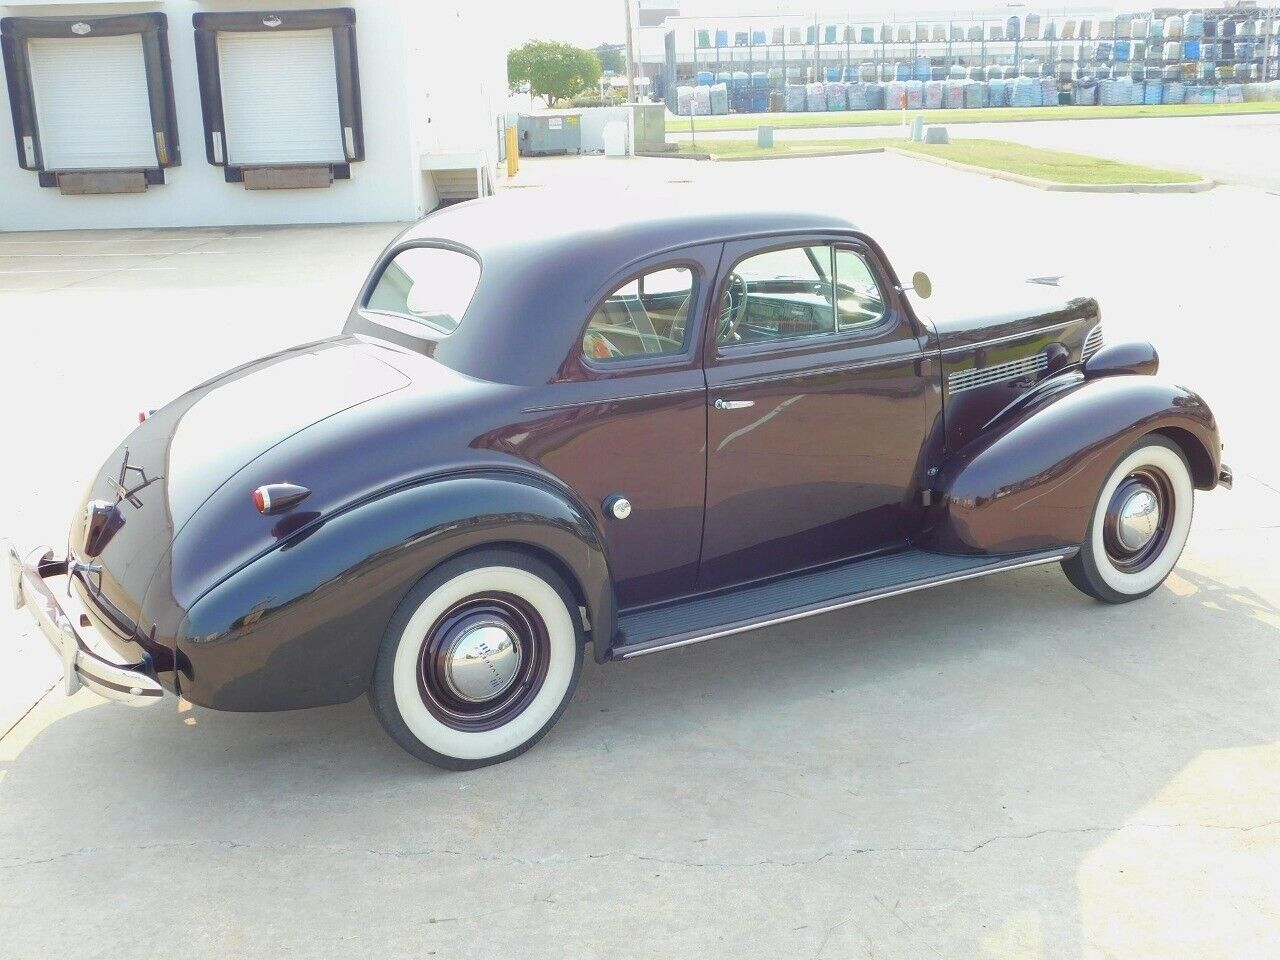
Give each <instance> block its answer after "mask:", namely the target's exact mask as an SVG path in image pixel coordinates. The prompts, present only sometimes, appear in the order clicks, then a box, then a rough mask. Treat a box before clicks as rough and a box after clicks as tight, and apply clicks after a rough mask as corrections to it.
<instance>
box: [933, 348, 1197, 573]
mask: <svg viewBox="0 0 1280 960" xmlns="http://www.w3.org/2000/svg"><path fill="white" fill-rule="evenodd" d="M1153 432H1160V433H1163V434H1165V435H1166V436H1168V437H1169V438H1170V439H1171V440H1173V441H1175V442H1176V443H1178V445H1179V446H1180V447H1181V448H1182V449H1183V452H1184V453H1185V454H1186V455H1187V460H1188V462H1189V463H1190V464H1191V467H1192V474H1193V477H1194V480H1195V484H1196V486H1197V487H1199V488H1200V489H1202V490H1208V489H1212V488H1213V487H1214V486H1215V485H1216V484H1217V482H1218V476H1219V471H1220V469H1221V465H1222V459H1221V456H1222V452H1221V451H1222V444H1221V441H1220V439H1219V436H1218V428H1217V424H1216V423H1215V421H1214V418H1213V414H1212V413H1211V412H1210V410H1209V407H1208V405H1207V404H1205V402H1204V401H1203V400H1202V399H1201V398H1200V397H1199V396H1197V395H1196V394H1194V393H1192V392H1191V391H1189V390H1186V389H1183V388H1182V387H1177V386H1173V385H1172V384H1169V383H1165V382H1164V381H1161V380H1158V379H1156V378H1154V377H1150V376H1138V375H1132V374H1112V375H1109V376H1105V377H1098V378H1096V379H1083V380H1080V379H1079V378H1077V381H1076V385H1075V386H1074V387H1067V388H1064V389H1060V390H1056V391H1046V393H1045V394H1044V396H1043V397H1042V398H1041V399H1040V400H1038V401H1035V402H1032V403H1030V404H1028V405H1027V406H1025V407H1021V408H1018V409H1016V410H1014V411H1012V412H1011V413H1010V414H1009V415H1008V416H1006V417H1003V418H1000V419H998V420H997V421H995V422H993V423H992V424H990V425H989V426H988V427H987V428H986V429H985V430H984V431H983V433H982V434H980V435H979V436H978V437H977V438H976V439H974V440H973V442H971V443H969V444H968V445H966V446H965V447H964V448H963V449H962V450H960V451H959V452H958V453H957V454H955V455H954V456H953V457H952V458H951V459H950V460H949V461H948V462H947V463H946V465H945V466H944V467H943V468H942V470H941V471H940V473H939V476H938V478H937V480H936V481H935V484H934V490H935V493H936V494H938V496H937V497H936V498H935V503H936V506H935V507H934V508H933V510H932V511H931V514H930V516H929V518H928V526H927V528H926V531H925V533H924V534H923V535H922V537H921V538H920V542H921V545H922V546H925V547H927V548H930V549H935V550H942V551H947V552H955V553H1008V552H1014V551H1020V550H1035V549H1042V548H1052V547H1059V546H1071V545H1076V544H1080V543H1082V542H1083V541H1084V537H1085V530H1086V528H1087V526H1088V523H1089V517H1090V515H1091V514H1092V511H1093V507H1094V501H1095V500H1096V498H1097V495H1098V491H1099V490H1100V489H1101V488H1102V484H1103V481H1104V479H1105V477H1106V475H1107V473H1108V471H1110V470H1111V468H1112V467H1113V466H1114V465H1115V463H1116V461H1117V460H1118V459H1119V458H1120V455H1121V454H1122V453H1123V452H1124V451H1125V450H1126V449H1127V448H1128V447H1129V446H1131V445H1132V444H1133V443H1134V442H1135V441H1137V440H1138V439H1139V438H1140V437H1142V436H1144V435H1146V434H1148V433H1153Z"/></svg>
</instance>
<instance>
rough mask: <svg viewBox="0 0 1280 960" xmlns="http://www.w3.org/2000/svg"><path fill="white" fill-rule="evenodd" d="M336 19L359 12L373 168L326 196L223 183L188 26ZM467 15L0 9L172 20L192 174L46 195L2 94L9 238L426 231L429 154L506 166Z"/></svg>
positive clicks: (368, 163)
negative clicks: (265, 228)
mask: <svg viewBox="0 0 1280 960" xmlns="http://www.w3.org/2000/svg"><path fill="white" fill-rule="evenodd" d="M331 6H346V7H351V8H353V9H354V10H355V11H356V28H355V29H356V45H357V52H358V60H359V72H360V93H361V105H362V111H363V117H364V137H365V156H366V159H365V160H363V161H361V162H357V163H353V164H352V165H351V179H350V180H335V181H334V183H333V184H332V186H330V187H328V188H315V189H300V190H255V191H248V190H246V189H245V188H244V185H243V184H238V183H226V182H225V180H224V175H223V169H222V168H221V167H216V166H213V165H211V164H209V163H208V162H207V160H206V158H205V147H204V126H203V120H202V115H201V110H200V88H199V81H198V78H197V75H196V59H195V42H194V28H193V27H192V21H191V17H192V14H193V13H197V12H210V13H223V12H233V11H252V10H262V11H263V12H264V13H266V12H270V11H272V10H276V11H279V10H292V9H320V8H325V7H331ZM465 6H466V4H465V2H464V0H455V2H431V3H427V2H423V0H348V2H345V3H324V2H319V3H317V2H312V3H306V2H299V0H279V2H274V0H273V2H272V3H271V5H270V6H268V5H267V4H266V3H265V2H262V0H196V2H191V0H170V2H158V3H119V2H99V3H89V4H86V3H65V2H59V0H43V2H36V3H10V4H0V16H22V17H32V16H100V15H104V14H118V13H140V12H142V13H145V12H163V13H164V14H166V16H167V17H168V40H169V51H170V55H171V57H172V62H173V83H174V98H175V101H176V106H177V118H178V132H179V136H180V140H181V147H182V165H181V166H179V167H173V168H170V169H168V170H166V171H165V177H166V181H167V182H166V183H165V184H164V185H163V186H152V187H149V188H148V189H147V191H146V192H145V193H141V194H120V195H107V196H63V195H62V194H61V193H59V191H58V190H57V189H56V188H51V187H41V186H40V185H39V183H38V179H37V174H36V173H35V172H33V171H29V170H23V169H21V168H20V167H19V166H18V162H17V149H16V146H15V144H14V141H13V125H12V122H11V111H10V106H9V101H8V91H7V89H6V87H5V85H3V84H0V230H57V229H74V228H98V227H173V226H222V225H234V224H286V223H349V222H367V221H396V220H412V219H416V218H417V217H419V216H421V215H423V214H424V213H426V212H428V211H429V210H430V209H432V208H433V207H434V206H435V205H436V202H437V197H436V194H435V191H434V188H433V186H432V184H431V180H430V178H429V177H424V176H423V174H422V170H421V166H422V164H421V156H420V155H421V153H422V152H423V150H424V149H427V150H429V149H432V148H433V144H434V143H436V142H437V141H438V142H442V143H445V142H447V143H448V144H450V146H451V149H467V150H471V151H483V152H484V153H485V156H486V157H489V158H491V159H492V162H494V163H495V164H496V160H497V139H496V133H494V132H493V117H494V116H496V114H497V113H498V111H499V110H500V109H501V106H502V104H501V101H500V100H499V101H495V102H494V103H493V104H492V105H490V103H489V101H490V98H491V97H492V95H493V90H494V89H497V90H499V91H500V92H501V93H502V94H503V96H505V78H506V65H505V58H504V57H505V55H504V52H503V51H501V50H497V49H489V47H490V46H496V45H493V44H485V43H484V42H483V37H484V34H483V32H473V31H474V25H471V24H465V19H466V18H465V17H462V16H458V15H457V14H458V13H459V10H460V9H461V8H464V7H465ZM499 65H500V67H501V69H500V71H498V70H495V67H497V66H499ZM471 77H474V78H475V79H474V80H471V79H468V78H471ZM460 78H461V79H460ZM495 81H496V82H497V83H498V84H500V86H497V87H495ZM426 104H430V109H428V108H427V107H426ZM427 117H430V123H428V122H426V118H427ZM495 173H496V171H495Z"/></svg>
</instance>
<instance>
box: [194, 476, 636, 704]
mask: <svg viewBox="0 0 1280 960" xmlns="http://www.w3.org/2000/svg"><path fill="white" fill-rule="evenodd" d="M499 543H500V544H508V545H515V546H520V547H524V548H526V549H529V550H531V551H533V552H535V553H537V554H539V555H541V556H543V557H545V558H546V559H548V560H550V561H551V562H552V563H553V565H556V566H559V567H560V569H561V570H562V572H564V573H565V574H566V576H567V577H568V578H571V580H572V581H573V583H572V584H571V587H573V588H576V589H577V590H578V591H580V594H581V596H580V600H581V602H582V603H583V604H584V605H585V606H586V608H587V612H588V616H589V618H590V622H591V625H592V627H593V635H594V638H595V642H596V643H597V644H598V645H599V644H607V643H608V642H609V641H610V640H611V638H612V636H613V633H614V624H615V622H616V618H617V615H616V609H615V601H614V595H613V585H612V580H611V579H610V575H609V570H608V563H607V559H606V556H605V553H604V549H603V546H602V542H601V540H600V537H599V536H598V534H597V531H596V530H595V528H594V526H593V524H592V523H591V520H590V518H589V517H588V516H587V515H586V514H585V512H584V511H582V510H581V509H580V508H579V507H577V506H576V505H575V504H574V503H573V502H572V501H571V499H570V498H569V497H568V496H566V495H564V494H563V493H562V492H561V491H559V490H556V489H554V488H553V487H551V486H550V485H549V484H546V483H544V482H542V481H540V480H537V479H536V478H532V477H528V476H524V475H520V474H514V473H510V474H507V473H502V472H486V473H475V474H466V475H454V476H449V477H445V478H440V479H434V480H430V481H426V482H423V483H421V484H418V485H415V486H410V487H406V488H402V489H399V490H395V491H392V492H390V493H387V494H385V495H383V496H380V497H378V498H376V499H374V500H371V501H368V502H365V503H363V504H361V505H358V506H355V507H353V508H351V509H348V510H345V511H343V512H341V513H338V514H336V515H334V516H333V517H329V518H325V519H324V520H322V521H321V522H319V523H315V524H312V525H311V526H309V527H306V528H304V529H302V530H300V531H299V532H298V533H297V534H295V535H293V536H292V537H291V538H288V539H286V540H284V541H283V542H282V543H281V545H280V546H278V547H277V548H275V549H274V550H272V551H271V552H269V553H267V554H265V555H263V556H262V557H259V558H258V559H257V560H255V561H253V562H252V563H250V564H249V565H247V566H246V567H244V568H243V569H241V570H239V571H237V572H236V573H234V574H233V575H232V576H230V577H228V578H227V579H226V580H224V581H223V582H221V583H220V584H218V585H217V586H216V587H214V588H213V589H212V590H210V591H209V592H208V593H207V594H205V595H204V596H203V597H201V598H200V599H199V600H198V601H197V602H196V603H195V604H194V605H193V606H192V608H191V610H190V612H189V613H188V615H187V618H186V620H185V621H184V623H183V625H182V628H181V629H180V630H179V632H178V637H177V640H176V648H177V663H178V670H179V685H180V689H181V691H182V693H183V695H184V696H186V697H187V698H188V699H189V700H191V701H192V702H194V703H197V704H200V705H202V706H208V707H213V708H215V709H221V710H287V709H296V708H300V707H315V706H323V705H327V704H332V703H342V702H345V701H347V700H351V699H353V698H354V697H356V696H358V695H360V694H361V693H363V692H364V691H365V690H366V689H367V688H368V686H369V681H370V678H371V677H372V675H373V666H374V661H375V659H376V657H377V653H378V645H379V644H380V643H381V641H382V637H383V633H384V631H385V629H386V625H387V623H388V622H389V621H390V619H391V616H392V614H393V613H394V612H395V609H396V607H397V606H398V605H399V603H400V601H401V599H403V597H404V596H405V594H406V593H408V591H409V590H410V589H411V588H412V587H413V585H414V584H415V583H417V582H418V580H420V579H421V578H422V577H423V576H424V575H425V574H426V573H427V572H428V571H429V570H431V569H432V568H433V567H435V566H437V565H438V564H439V563H442V562H443V561H445V560H447V559H449V558H450V557H453V556H456V555H457V554H458V553H461V552H463V551H465V550H469V549H472V548H474V547H480V546H486V545H494V544H499Z"/></svg>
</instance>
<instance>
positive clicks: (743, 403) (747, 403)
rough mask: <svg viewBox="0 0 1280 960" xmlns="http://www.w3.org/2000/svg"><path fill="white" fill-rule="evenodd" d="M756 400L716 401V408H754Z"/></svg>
mask: <svg viewBox="0 0 1280 960" xmlns="http://www.w3.org/2000/svg"><path fill="white" fill-rule="evenodd" d="M755 405H756V402H755V401H754V400H716V403H715V407H716V409H717V410H741V409H743V408H744V407H754V406H755Z"/></svg>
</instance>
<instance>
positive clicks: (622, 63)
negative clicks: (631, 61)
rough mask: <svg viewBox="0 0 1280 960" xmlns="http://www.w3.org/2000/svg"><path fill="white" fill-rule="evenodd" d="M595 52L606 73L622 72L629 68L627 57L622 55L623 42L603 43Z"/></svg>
mask: <svg viewBox="0 0 1280 960" xmlns="http://www.w3.org/2000/svg"><path fill="white" fill-rule="evenodd" d="M593 52H594V53H595V55H596V58H597V59H599V61H600V67H601V68H602V69H603V70H604V72H605V73H622V72H623V71H624V70H626V69H627V61H626V58H625V57H623V55H622V44H620V43H602V44H600V46H598V47H596V48H595V50H594V51H593Z"/></svg>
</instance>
